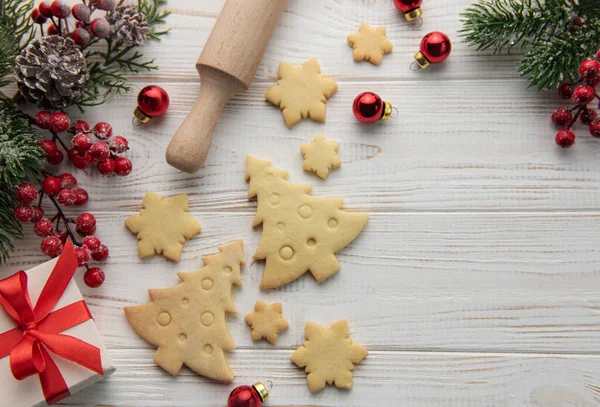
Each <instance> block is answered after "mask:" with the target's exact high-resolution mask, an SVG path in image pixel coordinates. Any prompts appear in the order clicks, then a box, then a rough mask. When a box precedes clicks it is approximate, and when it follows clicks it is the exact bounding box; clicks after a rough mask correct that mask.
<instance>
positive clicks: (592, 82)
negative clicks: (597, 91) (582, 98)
mask: <svg viewBox="0 0 600 407" xmlns="http://www.w3.org/2000/svg"><path fill="white" fill-rule="evenodd" d="M585 83H586V84H588V85H589V86H591V87H592V88H596V87H597V86H598V85H599V84H600V77H598V76H596V77H594V78H592V79H586V80H585Z"/></svg>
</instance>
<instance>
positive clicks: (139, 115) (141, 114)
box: [133, 107, 152, 123]
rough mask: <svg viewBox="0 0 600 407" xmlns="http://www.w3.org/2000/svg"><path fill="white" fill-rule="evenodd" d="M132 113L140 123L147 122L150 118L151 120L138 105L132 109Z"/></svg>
mask: <svg viewBox="0 0 600 407" xmlns="http://www.w3.org/2000/svg"><path fill="white" fill-rule="evenodd" d="M133 115H134V116H135V118H136V119H138V120H139V121H140V122H141V123H148V122H149V121H150V120H152V117H150V116H148V115H147V114H146V113H144V112H142V110H141V109H140V108H139V107H136V108H135V110H134V111H133Z"/></svg>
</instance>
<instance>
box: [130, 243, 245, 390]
mask: <svg viewBox="0 0 600 407" xmlns="http://www.w3.org/2000/svg"><path fill="white" fill-rule="evenodd" d="M202 260H203V261H204V263H205V264H206V265H205V266H204V267H203V268H201V269H200V270H197V271H193V272H191V273H178V274H177V275H178V276H179V278H181V280H182V283H180V284H178V285H176V286H174V287H169V288H163V289H154V290H148V293H149V294H150V299H151V300H152V302H149V303H147V304H144V305H138V306H133V307H126V308H125V315H126V316H127V320H128V321H129V323H130V324H131V326H132V327H133V329H134V330H135V331H136V332H137V333H138V334H139V335H140V336H141V337H142V338H144V339H145V340H146V341H148V342H149V343H151V344H152V345H154V346H157V347H158V350H157V351H156V354H155V355H154V362H155V363H156V364H158V365H159V366H160V367H162V368H163V369H165V370H166V371H167V372H169V373H170V374H171V375H173V376H175V375H177V374H179V371H180V370H181V367H182V365H183V364H185V365H187V366H188V367H189V368H190V369H192V370H193V371H194V372H196V373H198V374H199V375H202V376H206V377H210V378H212V379H215V380H219V381H222V382H227V383H228V382H230V381H232V380H233V377H234V374H233V371H232V370H231V368H230V367H229V363H227V359H226V358H225V351H226V350H232V349H235V343H234V342H233V339H232V338H231V334H230V333H229V330H228V329H227V313H232V314H235V313H237V310H236V309H235V306H234V305H233V299H232V296H231V287H232V286H233V285H234V284H235V285H239V286H241V285H242V280H241V277H240V267H241V266H242V265H243V264H244V247H243V243H242V241H241V240H238V241H235V242H233V243H231V244H228V245H226V246H223V247H219V253H218V254H213V255H210V256H204V257H202Z"/></svg>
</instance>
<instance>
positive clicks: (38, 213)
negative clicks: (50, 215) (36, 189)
mask: <svg viewBox="0 0 600 407" xmlns="http://www.w3.org/2000/svg"><path fill="white" fill-rule="evenodd" d="M31 210H32V211H33V213H32V215H31V220H30V222H37V221H38V220H40V219H42V218H43V217H44V210H43V209H42V208H41V207H39V206H32V207H31Z"/></svg>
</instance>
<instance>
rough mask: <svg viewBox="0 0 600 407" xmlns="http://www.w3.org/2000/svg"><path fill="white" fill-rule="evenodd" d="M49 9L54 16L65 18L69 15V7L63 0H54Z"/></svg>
mask: <svg viewBox="0 0 600 407" xmlns="http://www.w3.org/2000/svg"><path fill="white" fill-rule="evenodd" d="M50 9H51V10H52V14H53V15H54V17H56V18H67V17H69V16H70V15H71V7H69V4H68V3H67V2H66V1H64V0H54V1H53V2H52V5H51V6H50Z"/></svg>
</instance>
